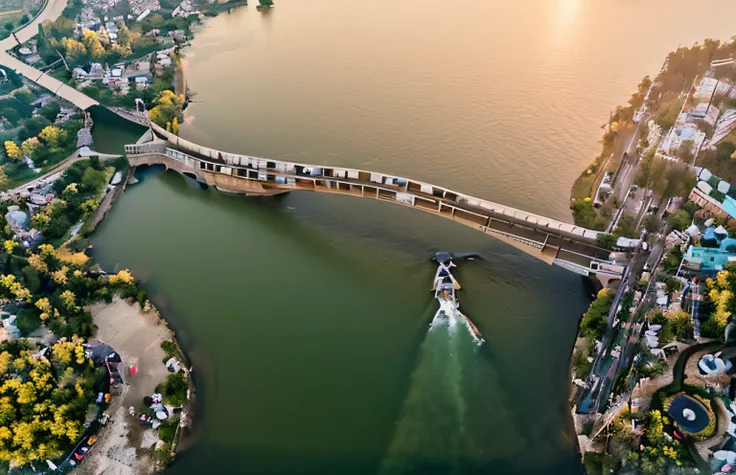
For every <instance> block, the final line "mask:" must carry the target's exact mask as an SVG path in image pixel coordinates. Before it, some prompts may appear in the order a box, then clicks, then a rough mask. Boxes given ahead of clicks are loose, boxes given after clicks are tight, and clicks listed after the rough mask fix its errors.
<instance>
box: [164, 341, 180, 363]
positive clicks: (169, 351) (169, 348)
mask: <svg viewBox="0 0 736 475" xmlns="http://www.w3.org/2000/svg"><path fill="white" fill-rule="evenodd" d="M161 349H162V350H164V353H166V359H169V358H176V357H177V356H178V355H179V351H178V350H177V349H176V344H175V343H174V342H173V341H162V342H161Z"/></svg>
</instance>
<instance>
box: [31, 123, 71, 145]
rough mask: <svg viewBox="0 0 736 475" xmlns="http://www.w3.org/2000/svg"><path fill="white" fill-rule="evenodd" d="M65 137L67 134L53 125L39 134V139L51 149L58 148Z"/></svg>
mask: <svg viewBox="0 0 736 475" xmlns="http://www.w3.org/2000/svg"><path fill="white" fill-rule="evenodd" d="M65 135H66V132H64V131H63V130H61V129H60V128H58V127H54V126H53V125H47V126H46V127H44V128H43V130H42V131H41V132H40V133H39V134H38V138H40V139H41V140H43V142H44V143H45V144H46V145H48V146H49V147H58V146H59V142H60V141H61V139H62V138H64V136H65Z"/></svg>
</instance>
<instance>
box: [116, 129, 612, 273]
mask: <svg viewBox="0 0 736 475" xmlns="http://www.w3.org/2000/svg"><path fill="white" fill-rule="evenodd" d="M125 153H126V155H127V156H128V160H129V161H130V164H131V165H132V166H142V165H164V166H166V168H167V169H172V170H176V171H177V172H179V173H181V174H183V175H185V176H188V177H190V178H193V179H195V180H197V181H199V182H201V183H205V184H207V185H210V186H214V187H215V188H217V189H218V190H219V191H222V192H223V193H228V194H237V195H245V196H268V195H276V194H280V193H286V192H288V191H316V192H321V193H332V194H340V195H350V196H356V197H363V198H373V199H377V200H380V201H386V202H389V203H394V204H398V205H402V206H406V207H410V208H414V209H419V210H421V211H425V212H428V213H432V214H436V215H439V216H442V217H444V218H447V219H451V220H453V221H457V222H458V223H461V224H464V225H466V226H469V227H471V228H473V229H476V230H479V231H481V232H483V233H485V234H490V235H492V236H493V237H495V238H497V239H500V240H502V241H504V242H506V243H508V244H511V245H512V246H514V247H516V248H518V249H521V250H523V251H524V252H526V253H528V254H531V255H533V256H535V257H537V258H539V259H541V260H543V261H545V262H547V263H548V264H557V265H559V266H561V267H564V268H565V269H568V270H570V271H572V272H575V273H578V274H581V275H586V276H589V275H595V276H596V277H598V279H599V280H600V281H601V283H603V285H604V286H608V284H609V282H610V281H613V280H619V279H621V276H622V275H623V273H624V271H625V268H626V266H625V265H624V264H622V263H614V262H610V261H609V260H608V258H609V255H610V251H608V250H605V249H601V248H599V247H598V246H597V245H596V239H597V238H598V236H599V235H601V234H605V233H601V232H599V231H593V230H590V229H586V228H581V227H579V226H575V225H572V224H569V223H564V222H562V221H557V220H554V219H551V218H546V217H544V216H540V215H536V214H532V213H527V212H525V211H521V210H518V209H514V208H510V207H508V206H504V205H501V204H498V203H494V202H491V201H487V200H484V199H481V198H476V197H473V196H470V195H466V194H463V193H459V192H456V191H453V190H449V189H447V188H444V187H440V186H436V185H432V184H429V183H425V182H421V181H417V180H412V179H409V178H403V177H398V176H394V175H387V174H385V173H377V172H370V171H365V170H358V169H354V168H344V167H331V166H324V165H309V164H304V163H297V162H284V161H278V160H269V159H265V158H258V157H251V156H247V155H237V154H232V153H227V152H222V151H220V150H214V149H211V148H208V147H202V146H200V145H197V144H195V143H192V142H189V141H187V140H184V139H182V138H180V137H178V136H176V135H174V134H171V133H169V132H167V131H166V130H164V129H162V128H161V127H159V126H157V125H156V124H151V129H150V130H149V131H148V132H146V134H145V135H144V137H142V138H141V140H139V141H138V143H136V144H132V145H126V146H125Z"/></svg>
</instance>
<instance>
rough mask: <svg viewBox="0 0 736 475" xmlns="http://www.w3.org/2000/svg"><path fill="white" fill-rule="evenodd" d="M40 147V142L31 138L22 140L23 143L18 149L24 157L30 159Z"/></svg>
mask: <svg viewBox="0 0 736 475" xmlns="http://www.w3.org/2000/svg"><path fill="white" fill-rule="evenodd" d="M40 146H41V142H39V141H38V138H36V137H31V138H29V139H26V140H24V141H23V143H22V144H21V145H20V148H21V149H22V150H23V155H25V156H26V157H32V156H33V154H34V153H35V152H36V150H38V147H40Z"/></svg>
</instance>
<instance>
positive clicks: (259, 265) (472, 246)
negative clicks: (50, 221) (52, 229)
mask: <svg viewBox="0 0 736 475" xmlns="http://www.w3.org/2000/svg"><path fill="white" fill-rule="evenodd" d="M350 216H352V217H353V219H351V218H350ZM387 223H396V224H395V225H387ZM94 246H95V255H96V257H97V259H99V261H100V262H101V263H102V265H103V266H104V267H105V268H108V269H112V268H113V267H115V266H116V265H120V266H122V267H126V268H130V269H131V270H132V271H133V272H134V274H135V275H136V276H138V277H140V278H142V279H144V281H145V282H146V286H147V288H148V289H149V290H150V292H151V294H152V296H153V298H154V301H155V303H156V304H157V305H159V306H160V307H161V309H162V310H163V313H164V314H165V315H166V316H167V318H169V320H170V321H171V322H172V324H173V325H174V327H175V328H176V329H177V331H178V334H179V336H180V338H181V340H182V342H183V344H184V345H185V346H186V347H187V348H189V350H190V352H191V355H192V358H193V360H194V364H195V368H196V370H197V380H198V384H199V386H200V396H201V402H202V407H200V409H199V413H198V418H197V428H198V431H197V433H196V434H195V436H194V437H192V438H190V441H189V442H190V444H191V445H190V446H189V448H188V449H186V450H185V451H184V452H183V453H182V455H181V457H180V461H179V463H177V464H176V465H175V466H174V467H173V468H172V469H171V470H170V472H171V473H172V474H187V475H188V474H197V473H203V472H205V471H211V472H212V473H246V472H247V473H263V474H281V473H284V474H285V473H295V474H302V473H303V474H308V473H321V474H347V473H349V474H373V473H377V472H379V471H382V472H383V473H487V471H488V470H493V473H514V474H516V473H526V472H527V471H529V470H534V469H543V470H560V472H558V473H577V470H578V469H579V467H578V464H577V462H576V455H575V446H574V439H573V435H572V427H571V420H570V417H569V412H568V410H567V408H566V395H567V390H568V388H567V384H566V383H565V381H566V379H567V360H568V357H569V352H570V349H571V347H572V342H573V339H574V334H575V328H576V326H577V319H578V315H580V313H581V311H582V310H583V309H584V308H585V306H586V305H587V302H588V300H587V296H586V293H585V292H584V287H583V282H582V280H581V279H580V278H579V277H578V276H575V275H573V274H570V273H567V272H565V271H563V270H562V269H557V268H551V267H548V266H545V265H543V264H541V263H539V262H538V261H536V260H534V259H533V258H530V257H528V256H525V255H523V254H520V253H518V252H517V251H515V250H510V249H509V248H508V247H507V246H505V245H501V244H498V243H495V242H494V241H493V240H490V239H488V238H487V237H485V236H483V235H481V234H480V233H475V232H474V231H472V230H470V229H466V228H463V227H461V226H459V225H454V224H453V223H450V222H446V221H444V220H442V219H440V218H436V217H433V216H429V215H427V216H425V215H423V214H422V213H416V212H414V211H411V210H407V209H403V208H398V207H397V208H394V207H391V206H387V205H385V204H382V203H378V202H372V201H367V200H360V199H351V198H347V199H345V198H343V197H333V196H320V195H312V194H291V195H288V196H286V197H284V198H282V199H270V200H245V199H241V198H235V197H228V196H223V195H220V194H218V193H217V192H215V191H213V190H210V189H207V190H205V189H201V188H200V187H199V186H198V185H196V184H194V183H192V182H189V181H186V180H185V179H184V178H182V177H180V176H178V175H176V174H174V173H152V174H150V173H149V174H147V175H146V176H144V177H143V182H142V183H141V184H139V185H135V186H133V187H131V188H129V189H128V191H126V193H125V195H124V196H123V197H122V199H121V200H120V201H119V202H118V203H117V204H116V205H115V207H114V208H113V210H112V212H111V213H110V215H109V216H108V218H107V219H106V220H105V221H104V222H103V223H102V225H101V227H100V228H98V230H97V232H96V234H95V238H94ZM443 249H449V250H453V251H478V252H480V253H481V254H482V255H483V256H484V257H485V258H486V259H487V260H486V261H480V260H477V261H471V262H464V263H462V264H461V265H460V268H459V270H458V272H457V276H458V278H459V279H460V281H461V282H462V283H463V284H464V290H463V291H462V292H461V301H462V305H463V308H464V310H465V312H466V313H467V314H468V315H469V316H471V317H472V318H473V319H474V321H475V322H476V323H477V324H478V326H479V327H480V329H481V331H482V332H483V333H484V334H485V336H486V340H487V343H486V344H485V345H484V346H482V347H480V348H477V347H476V345H475V344H474V342H473V341H472V338H471V337H470V335H469V333H468V332H467V329H465V328H464V327H462V328H455V329H454V330H453V332H450V331H448V328H447V327H446V326H443V325H436V326H435V327H433V328H432V330H431V331H429V332H428V329H429V323H430V321H431V320H432V317H433V315H434V312H435V305H434V302H433V301H432V299H431V293H430V292H429V287H430V285H431V281H432V278H433V276H434V271H435V267H434V265H433V264H432V263H431V262H430V261H429V258H430V257H431V256H432V255H433V253H434V252H436V251H438V250H443ZM397 467H398V468H399V469H398V470H397ZM411 467H415V468H416V467H420V468H421V471H420V472H411V471H410V470H409V468H411ZM241 470H242V471H241ZM426 470H428V471H426ZM458 470H459V471H458ZM546 473H550V472H546Z"/></svg>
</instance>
